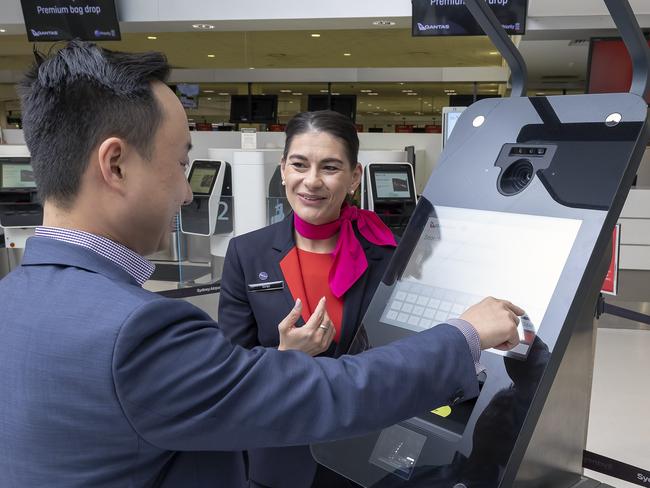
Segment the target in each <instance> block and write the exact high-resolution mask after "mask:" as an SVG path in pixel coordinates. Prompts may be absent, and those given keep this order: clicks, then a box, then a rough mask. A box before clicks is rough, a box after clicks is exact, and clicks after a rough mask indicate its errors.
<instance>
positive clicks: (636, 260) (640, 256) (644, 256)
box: [619, 187, 650, 270]
mask: <svg viewBox="0 0 650 488" xmlns="http://www.w3.org/2000/svg"><path fill="white" fill-rule="evenodd" d="M619 222H620V224H621V249H620V255H619V267H620V269H638V270H650V187H645V188H633V189H631V190H630V194H629V195H628V197H627V200H626V202H625V206H624V207H623V212H622V213H621V217H620V218H619Z"/></svg>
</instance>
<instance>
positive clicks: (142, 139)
mask: <svg viewBox="0 0 650 488" xmlns="http://www.w3.org/2000/svg"><path fill="white" fill-rule="evenodd" d="M168 74H169V65H168V64H167V58H166V57H165V55H164V54H162V53H156V52H148V53H138V54H131V53H121V52H116V51H109V50H107V49H103V48H101V47H99V46H97V45H95V44H93V43H89V42H82V41H71V42H69V43H68V44H67V45H66V46H65V47H64V48H62V49H61V50H59V51H58V52H57V53H55V54H54V55H52V56H50V57H48V58H46V59H44V60H43V61H42V62H41V63H37V64H34V65H33V66H32V67H31V68H30V69H29V71H28V72H27V73H26V75H25V77H24V78H23V80H21V82H20V83H19V86H18V90H19V94H20V99H21V105H22V121H23V131H24V134H25V141H26V143H27V147H28V148H29V151H30V153H31V162H32V166H33V168H34V177H35V180H36V186H37V188H38V192H39V195H40V198H41V200H43V201H45V200H51V201H53V202H55V203H56V204H57V205H59V206H63V207H69V206H70V204H71V203H72V202H73V201H74V198H75V197H76V195H77V193H78V191H79V186H80V183H81V177H82V175H83V173H84V172H85V170H86V167H87V166H88V161H89V160H90V157H91V152H92V150H93V149H94V148H95V147H97V145H98V144H100V143H101V141H103V140H104V139H106V138H108V137H120V138H122V139H124V140H126V141H127V142H128V143H129V144H131V145H132V146H133V147H134V148H135V149H136V150H137V151H138V153H139V154H140V155H141V156H142V157H144V158H147V159H148V158H150V157H151V153H152V150H153V147H152V145H153V139H154V136H155V134H156V131H157V129H158V127H159V125H160V123H161V119H162V111H161V108H160V107H159V105H158V103H157V102H156V99H155V98H154V95H153V92H152V90H151V82H153V81H162V82H164V81H165V80H166V79H167V76H168Z"/></svg>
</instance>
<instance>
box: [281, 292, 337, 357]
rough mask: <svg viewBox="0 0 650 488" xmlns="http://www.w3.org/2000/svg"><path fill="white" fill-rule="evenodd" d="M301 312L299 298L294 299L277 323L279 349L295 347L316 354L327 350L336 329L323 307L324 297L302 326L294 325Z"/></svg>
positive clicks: (284, 349) (311, 354) (312, 354)
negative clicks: (290, 307)
mask: <svg viewBox="0 0 650 488" xmlns="http://www.w3.org/2000/svg"><path fill="white" fill-rule="evenodd" d="M301 312H302V302H301V301H300V298H299V299H297V300H296V304H295V305H294V307H293V308H292V309H291V312H289V315H287V316H286V317H285V318H284V320H282V322H280V325H278V332H279V333H280V345H279V346H278V350H279V351H286V350H288V349H295V350H298V351H302V352H304V353H307V354H309V355H310V356H316V355H317V354H320V353H322V352H323V351H327V349H328V348H329V346H330V344H331V343H332V339H334V334H335V333H336V330H335V329H334V324H332V321H331V320H330V318H329V317H328V316H327V310H326V309H325V297H323V298H321V299H320V301H319V302H318V306H317V307H316V310H314V313H313V314H312V315H311V317H309V320H308V321H307V323H305V325H303V326H302V327H296V322H297V321H298V319H299V318H300V314H301Z"/></svg>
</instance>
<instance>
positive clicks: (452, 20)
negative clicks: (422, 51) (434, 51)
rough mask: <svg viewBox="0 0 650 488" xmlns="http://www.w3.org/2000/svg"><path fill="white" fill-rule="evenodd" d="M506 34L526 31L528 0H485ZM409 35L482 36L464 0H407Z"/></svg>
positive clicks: (481, 31)
mask: <svg viewBox="0 0 650 488" xmlns="http://www.w3.org/2000/svg"><path fill="white" fill-rule="evenodd" d="M485 1H486V3H487V4H488V5H489V6H490V8H491V9H492V11H493V12H494V14H495V15H496V17H497V19H499V21H500V22H501V25H502V26H503V28H504V29H505V30H506V32H507V33H508V34H525V33H526V12H527V9H528V0H485ZM411 3H412V6H413V16H412V23H411V31H412V32H411V33H412V34H413V36H482V35H484V34H485V33H484V32H483V29H481V26H480V25H478V23H477V22H476V20H474V17H473V16H472V14H471V12H470V11H469V9H468V8H467V6H466V5H465V0H411Z"/></svg>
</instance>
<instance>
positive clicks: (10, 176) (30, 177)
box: [2, 164, 36, 188]
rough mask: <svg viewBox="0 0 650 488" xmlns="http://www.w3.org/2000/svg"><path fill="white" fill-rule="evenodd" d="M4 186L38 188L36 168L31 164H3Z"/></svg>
mask: <svg viewBox="0 0 650 488" xmlns="http://www.w3.org/2000/svg"><path fill="white" fill-rule="evenodd" d="M2 187H3V188H36V181H35V180H34V170H33V169H32V166H31V165H30V164H3V165H2Z"/></svg>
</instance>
